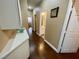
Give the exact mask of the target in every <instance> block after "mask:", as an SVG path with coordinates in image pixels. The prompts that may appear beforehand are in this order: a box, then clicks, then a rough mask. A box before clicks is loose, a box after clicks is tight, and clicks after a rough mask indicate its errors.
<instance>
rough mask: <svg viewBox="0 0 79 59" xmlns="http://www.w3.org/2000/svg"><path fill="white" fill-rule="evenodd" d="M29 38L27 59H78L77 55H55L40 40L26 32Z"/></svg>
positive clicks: (30, 32) (33, 34)
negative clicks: (28, 55) (28, 56)
mask: <svg viewBox="0 0 79 59" xmlns="http://www.w3.org/2000/svg"><path fill="white" fill-rule="evenodd" d="M28 33H29V36H30V39H29V41H30V43H29V44H30V58H29V59H79V54H57V53H56V52H55V51H53V50H52V49H51V48H50V47H49V46H48V45H47V44H46V43H45V42H44V40H43V39H42V38H40V37H39V36H38V35H36V34H35V33H34V32H32V28H29V30H28Z"/></svg>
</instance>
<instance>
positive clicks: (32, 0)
mask: <svg viewBox="0 0 79 59" xmlns="http://www.w3.org/2000/svg"><path fill="white" fill-rule="evenodd" d="M41 1H42V0H27V2H28V6H31V7H36V6H38V5H39V4H40V3H41Z"/></svg>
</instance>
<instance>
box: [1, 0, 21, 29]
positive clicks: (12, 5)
mask: <svg viewBox="0 0 79 59" xmlns="http://www.w3.org/2000/svg"><path fill="white" fill-rule="evenodd" d="M19 16H20V15H19V7H18V0H12V1H11V0H0V28H1V29H18V28H20V27H21V22H20V17H19Z"/></svg>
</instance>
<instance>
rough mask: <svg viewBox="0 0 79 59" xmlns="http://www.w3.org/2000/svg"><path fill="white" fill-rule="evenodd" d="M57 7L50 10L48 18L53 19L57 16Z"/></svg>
mask: <svg viewBox="0 0 79 59" xmlns="http://www.w3.org/2000/svg"><path fill="white" fill-rule="evenodd" d="M58 11H59V7H57V8H54V9H51V13H50V17H51V18H54V17H57V16H58Z"/></svg>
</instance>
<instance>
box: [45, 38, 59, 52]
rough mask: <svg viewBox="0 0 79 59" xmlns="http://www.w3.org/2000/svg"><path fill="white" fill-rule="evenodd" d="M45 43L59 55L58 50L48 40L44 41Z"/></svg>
mask: <svg viewBox="0 0 79 59" xmlns="http://www.w3.org/2000/svg"><path fill="white" fill-rule="evenodd" d="M44 41H45V42H46V43H47V44H48V45H49V46H50V47H51V48H52V49H53V50H54V51H56V52H57V53H59V52H58V50H57V49H56V48H55V47H54V46H53V45H52V44H50V43H49V42H48V41H47V40H45V39H44Z"/></svg>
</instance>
